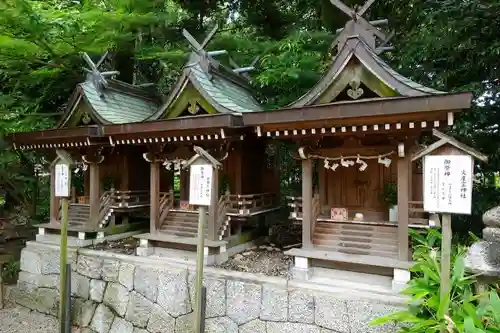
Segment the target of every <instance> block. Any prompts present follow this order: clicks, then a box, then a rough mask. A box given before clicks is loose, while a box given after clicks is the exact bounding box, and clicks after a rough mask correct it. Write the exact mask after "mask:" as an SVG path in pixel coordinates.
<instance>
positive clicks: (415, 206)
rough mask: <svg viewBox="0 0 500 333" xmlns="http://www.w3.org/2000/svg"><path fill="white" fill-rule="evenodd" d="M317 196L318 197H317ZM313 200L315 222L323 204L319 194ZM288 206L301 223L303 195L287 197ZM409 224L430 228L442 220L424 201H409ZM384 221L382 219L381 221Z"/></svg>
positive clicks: (294, 219) (293, 217)
mask: <svg viewBox="0 0 500 333" xmlns="http://www.w3.org/2000/svg"><path fill="white" fill-rule="evenodd" d="M315 197H317V199H315ZM315 197H313V201H312V209H313V222H312V223H313V224H314V223H315V222H316V220H317V218H318V217H319V214H320V211H321V206H320V203H319V195H317V194H316V195H315ZM286 199H287V206H288V207H290V208H291V211H290V215H289V217H290V219H291V220H293V221H294V222H295V223H298V224H300V223H301V221H302V197H286ZM408 212H409V213H408V215H409V221H408V222H409V226H410V227H411V228H429V227H439V226H440V220H439V217H438V216H437V214H429V213H426V212H425V211H424V208H423V202H422V201H409V202H408ZM381 222H382V221H381Z"/></svg>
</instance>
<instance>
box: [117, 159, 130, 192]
mask: <svg viewBox="0 0 500 333" xmlns="http://www.w3.org/2000/svg"><path fill="white" fill-rule="evenodd" d="M121 160H122V162H121V163H122V167H121V168H120V169H121V170H120V173H121V176H122V177H121V178H122V180H121V182H120V187H119V189H120V191H128V190H130V188H129V187H130V186H129V165H128V164H129V161H130V159H129V158H128V154H126V153H124V154H123V156H122V158H121Z"/></svg>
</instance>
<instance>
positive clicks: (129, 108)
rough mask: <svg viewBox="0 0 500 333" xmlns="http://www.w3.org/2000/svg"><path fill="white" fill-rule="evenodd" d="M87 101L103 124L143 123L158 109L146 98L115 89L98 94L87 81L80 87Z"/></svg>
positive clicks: (153, 102)
mask: <svg viewBox="0 0 500 333" xmlns="http://www.w3.org/2000/svg"><path fill="white" fill-rule="evenodd" d="M79 86H80V87H81V88H82V90H83V94H84V98H85V100H86V101H87V102H88V103H89V104H90V106H91V107H92V109H93V111H94V112H95V115H96V116H97V118H99V119H100V120H102V121H103V123H111V124H125V123H135V122H141V121H143V120H145V119H146V118H148V117H150V116H151V115H152V114H154V113H155V112H156V110H157V109H158V105H157V103H156V102H155V101H154V100H152V99H147V98H144V97H143V96H138V95H135V94H133V93H130V92H127V91H121V90H118V89H115V88H108V89H104V90H103V92H102V94H100V92H98V91H97V90H96V88H95V86H94V85H93V84H92V82H89V81H85V82H83V83H81V84H80V85H79Z"/></svg>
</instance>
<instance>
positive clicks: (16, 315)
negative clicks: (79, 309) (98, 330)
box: [0, 306, 89, 333]
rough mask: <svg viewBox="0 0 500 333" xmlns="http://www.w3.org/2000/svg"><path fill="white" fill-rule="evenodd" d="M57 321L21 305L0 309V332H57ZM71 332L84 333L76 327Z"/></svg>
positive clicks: (84, 331)
mask: <svg viewBox="0 0 500 333" xmlns="http://www.w3.org/2000/svg"><path fill="white" fill-rule="evenodd" d="M57 332H59V322H58V320H57V319H56V318H55V317H51V316H47V315H44V314H42V313H39V312H36V311H30V310H29V309H26V308H23V307H14V306H8V307H6V308H5V309H3V310H0V333H57ZM71 332H72V333H86V332H89V331H88V330H85V329H84V330H83V331H81V330H80V329H79V328H77V327H73V328H72V329H71Z"/></svg>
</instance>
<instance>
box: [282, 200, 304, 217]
mask: <svg viewBox="0 0 500 333" xmlns="http://www.w3.org/2000/svg"><path fill="white" fill-rule="evenodd" d="M286 201H287V206H288V207H290V208H291V210H290V216H289V218H290V219H291V220H293V221H294V222H295V223H297V222H299V219H302V197H286Z"/></svg>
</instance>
